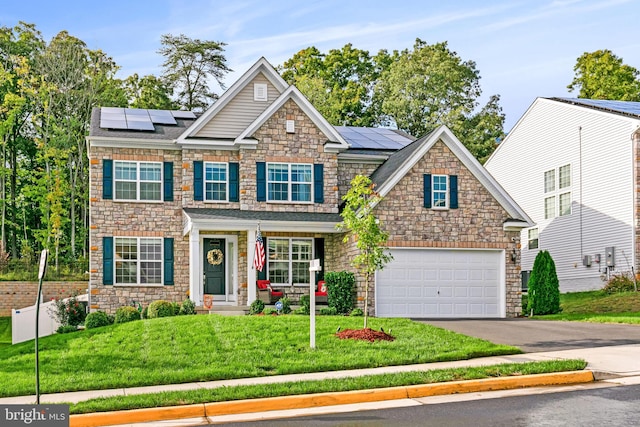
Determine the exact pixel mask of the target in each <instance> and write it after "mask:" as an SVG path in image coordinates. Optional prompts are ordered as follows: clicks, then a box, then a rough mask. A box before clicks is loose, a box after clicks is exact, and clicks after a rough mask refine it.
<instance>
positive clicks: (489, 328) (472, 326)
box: [416, 318, 640, 353]
mask: <svg viewBox="0 0 640 427" xmlns="http://www.w3.org/2000/svg"><path fill="white" fill-rule="evenodd" d="M416 320H417V319H416ZM419 321H421V322H424V323H428V324H430V325H433V326H437V327H439V328H444V329H449V330H452V331H454V332H459V333H461V334H464V335H469V336H472V337H477V338H482V339H485V340H488V341H491V342H493V343H496V344H507V345H513V346H516V347H519V348H520V349H521V350H522V351H524V352H525V353H536V352H542V351H559V350H572V349H578V348H593V347H607V346H617V345H629V344H639V343H640V325H617V324H604V323H588V322H558V321H548V320H534V319H527V318H518V319H496V320H486V319H476V320H474V319H470V320H458V319H455V320H424V319H421V320H419Z"/></svg>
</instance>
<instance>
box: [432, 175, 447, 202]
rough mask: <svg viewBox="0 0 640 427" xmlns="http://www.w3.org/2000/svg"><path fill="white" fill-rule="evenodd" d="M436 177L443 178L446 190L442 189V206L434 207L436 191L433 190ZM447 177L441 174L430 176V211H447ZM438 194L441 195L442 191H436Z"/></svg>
mask: <svg viewBox="0 0 640 427" xmlns="http://www.w3.org/2000/svg"><path fill="white" fill-rule="evenodd" d="M436 177H444V178H445V186H446V188H445V189H444V206H436V198H435V195H436V190H435V185H434V182H435V179H436ZM449 185H450V184H449V175H442V174H437V175H436V174H434V175H431V208H432V209H449V191H450V187H449ZM438 193H443V191H442V190H438Z"/></svg>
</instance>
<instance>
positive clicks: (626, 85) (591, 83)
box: [567, 50, 640, 101]
mask: <svg viewBox="0 0 640 427" xmlns="http://www.w3.org/2000/svg"><path fill="white" fill-rule="evenodd" d="M573 71H575V76H574V77H573V81H572V82H571V84H570V85H568V86H567V88H568V89H569V91H570V92H573V91H577V92H578V97H579V98H588V99H613V100H619V101H640V80H639V78H638V77H639V76H640V72H638V70H637V69H635V68H634V67H631V66H629V65H626V64H623V63H622V58H619V57H617V56H616V55H614V54H613V52H611V51H610V50H597V51H595V52H585V53H584V54H582V56H580V57H579V58H578V59H577V61H576V65H575V67H573Z"/></svg>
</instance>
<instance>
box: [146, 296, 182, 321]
mask: <svg viewBox="0 0 640 427" xmlns="http://www.w3.org/2000/svg"><path fill="white" fill-rule="evenodd" d="M174 313H175V311H174V308H173V304H171V303H170V302H169V301H165V300H157V301H153V302H152V303H151V304H149V309H148V310H147V317H148V318H149V319H155V318H157V317H171V316H173V315H174Z"/></svg>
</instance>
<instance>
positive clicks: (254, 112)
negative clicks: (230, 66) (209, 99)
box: [192, 72, 280, 139]
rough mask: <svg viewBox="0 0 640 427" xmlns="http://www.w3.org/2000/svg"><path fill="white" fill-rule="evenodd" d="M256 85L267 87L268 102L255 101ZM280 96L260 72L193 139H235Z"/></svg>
mask: <svg viewBox="0 0 640 427" xmlns="http://www.w3.org/2000/svg"><path fill="white" fill-rule="evenodd" d="M255 84H262V85H266V87H267V101H256V100H254V85H255ZM279 96H280V91H279V90H278V89H277V88H276V87H275V86H274V85H273V84H272V83H271V82H270V81H269V79H267V77H266V76H265V75H264V73H262V72H260V73H259V74H258V75H256V76H255V77H254V78H253V79H252V80H250V81H249V82H248V84H247V85H246V86H244V87H243V88H242V89H241V90H240V91H239V92H238V94H237V95H236V96H235V97H233V99H231V100H230V101H229V102H228V103H227V104H226V105H225V106H224V107H223V108H222V109H221V110H220V111H219V112H218V113H217V114H216V115H215V116H213V117H212V118H211V120H210V121H209V122H207V123H206V124H205V125H204V126H203V127H202V128H201V129H200V130H198V131H197V132H196V133H194V134H193V135H192V137H195V138H214V139H215V138H228V139H235V138H236V137H237V136H238V135H240V133H242V131H243V130H244V129H246V128H247V126H249V125H250V124H251V123H252V122H253V121H254V120H255V119H256V118H257V117H258V116H259V115H260V114H262V112H264V110H266V109H267V107H268V106H269V104H270V103H271V102H273V101H274V100H276V99H277V98H278V97H279Z"/></svg>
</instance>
